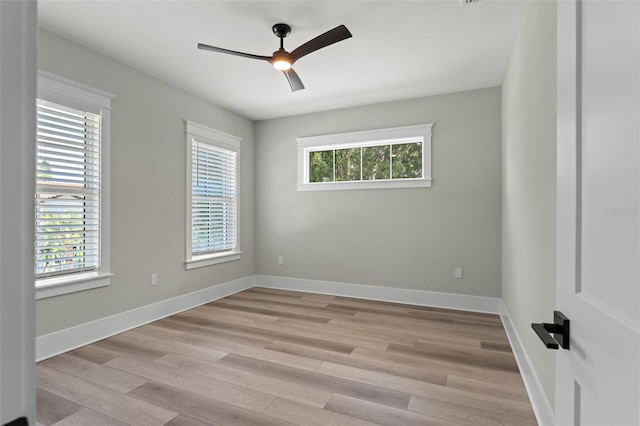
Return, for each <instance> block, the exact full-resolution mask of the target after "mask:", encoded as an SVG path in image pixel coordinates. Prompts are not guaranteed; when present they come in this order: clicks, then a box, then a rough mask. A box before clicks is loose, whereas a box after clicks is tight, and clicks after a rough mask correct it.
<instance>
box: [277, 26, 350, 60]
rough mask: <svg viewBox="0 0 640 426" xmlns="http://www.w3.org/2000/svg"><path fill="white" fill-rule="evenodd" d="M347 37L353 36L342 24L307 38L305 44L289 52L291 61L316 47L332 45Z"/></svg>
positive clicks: (313, 50)
mask: <svg viewBox="0 0 640 426" xmlns="http://www.w3.org/2000/svg"><path fill="white" fill-rule="evenodd" d="M349 37H353V36H352V35H351V32H350V31H349V30H348V29H347V27H345V26H344V25H339V26H337V27H335V28H334V29H332V30H329V31H327V32H326V33H324V34H320V35H319V36H318V37H316V38H314V39H312V40H309V41H308V42H306V43H305V44H303V45H301V46H299V47H298V48H297V49H295V50H294V51H293V52H291V55H290V57H291V61H292V63H293V62H295V61H297V60H298V59H300V58H302V57H303V56H305V55H308V54H309V53H311V52H315V51H316V50H318V49H322V48H323V47H327V46H329V45H332V44H333V43H337V42H339V41H342V40H344V39H347V38H349Z"/></svg>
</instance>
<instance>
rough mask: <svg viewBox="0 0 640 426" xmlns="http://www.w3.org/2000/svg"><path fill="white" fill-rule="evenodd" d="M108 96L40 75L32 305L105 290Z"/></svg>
mask: <svg viewBox="0 0 640 426" xmlns="http://www.w3.org/2000/svg"><path fill="white" fill-rule="evenodd" d="M111 98H112V95H109V94H107V93H105V92H102V91H99V90H97V89H93V88H90V87H88V86H84V85H81V84H79V83H75V82H72V81H70V80H66V79H64V78H62V77H58V76H55V75H53V74H49V73H45V72H42V71H41V72H39V74H38V99H37V100H36V158H35V162H36V188H35V212H34V221H35V223H34V225H35V245H34V272H35V277H36V294H37V297H38V298H44V297H50V296H56V295H60V294H65V293H70V292H74V291H81V290H87V289H89V288H95V287H101V286H104V285H108V284H109V277H110V276H111V274H110V271H109V245H108V243H109V235H108V232H109V218H108V211H109V210H108V203H109V185H108V176H109V168H108V158H109V134H110V132H109V126H110V112H111V111H110V106H111Z"/></svg>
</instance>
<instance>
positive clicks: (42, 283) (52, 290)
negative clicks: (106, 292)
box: [36, 272, 113, 300]
mask: <svg viewBox="0 0 640 426" xmlns="http://www.w3.org/2000/svg"><path fill="white" fill-rule="evenodd" d="M112 276H113V274H111V273H104V272H102V273H101V272H87V273H78V274H73V275H70V276H62V277H53V278H43V279H39V280H36V300H39V299H46V298H48V297H54V296H60V295H63V294H68V293H75V292H78V291H84V290H90V289H92V288H98V287H106V286H108V285H109V284H111V277H112Z"/></svg>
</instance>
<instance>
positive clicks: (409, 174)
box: [391, 142, 422, 179]
mask: <svg viewBox="0 0 640 426" xmlns="http://www.w3.org/2000/svg"><path fill="white" fill-rule="evenodd" d="M392 152H393V154H392V156H391V169H392V175H391V178H392V179H414V178H421V177H422V143H420V142H416V143H403V144H397V145H393V148H392Z"/></svg>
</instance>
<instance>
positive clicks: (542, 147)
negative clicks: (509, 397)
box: [502, 2, 556, 406]
mask: <svg viewBox="0 0 640 426" xmlns="http://www.w3.org/2000/svg"><path fill="white" fill-rule="evenodd" d="M502 137H503V142H502V298H503V300H504V303H505V304H506V306H507V308H508V310H509V312H510V314H511V318H512V320H513V323H514V325H515V328H516V330H517V332H518V334H519V335H520V338H521V339H522V343H523V345H524V347H525V349H526V351H527V354H528V355H529V358H530V359H531V362H532V364H533V367H534V369H535V371H536V374H537V375H538V378H539V379H540V381H541V383H542V386H543V388H544V391H545V393H546V395H547V398H548V399H549V402H550V404H551V406H553V401H554V395H555V394H554V390H555V385H554V380H555V358H554V353H553V351H549V350H547V349H546V348H545V347H544V346H543V345H542V343H541V342H540V340H539V339H538V337H537V336H536V335H535V334H534V333H533V331H532V330H531V326H530V323H531V322H532V321H550V320H552V315H553V310H554V307H555V291H556V286H555V281H556V277H555V273H556V271H555V264H556V262H555V255H556V222H555V220H556V216H555V209H556V201H555V197H556V4H555V2H529V3H528V4H527V6H526V10H525V15H524V20H523V23H522V26H521V28H520V31H519V33H518V36H517V38H516V41H515V45H514V48H513V53H512V54H511V59H510V61H509V66H508V69H507V72H506V75H505V79H504V83H503V86H502Z"/></svg>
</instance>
